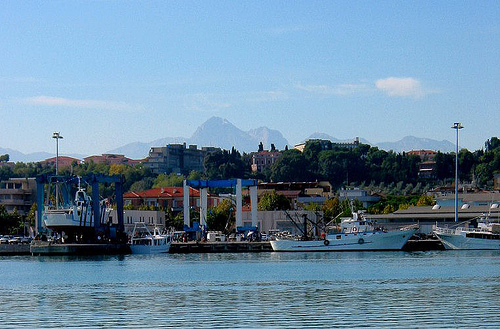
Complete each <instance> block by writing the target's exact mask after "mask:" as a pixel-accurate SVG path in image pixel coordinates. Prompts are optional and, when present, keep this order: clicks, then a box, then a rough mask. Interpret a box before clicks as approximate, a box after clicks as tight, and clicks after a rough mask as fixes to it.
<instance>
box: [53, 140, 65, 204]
mask: <svg viewBox="0 0 500 329" xmlns="http://www.w3.org/2000/svg"><path fill="white" fill-rule="evenodd" d="M52 138H55V140H56V176H57V175H59V140H60V139H62V138H63V137H62V136H61V134H60V133H59V132H55V133H53V134H52ZM58 187H59V184H58V183H57V182H56V209H57V208H59V189H58Z"/></svg>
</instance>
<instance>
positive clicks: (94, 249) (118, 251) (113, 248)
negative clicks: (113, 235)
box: [30, 241, 130, 256]
mask: <svg viewBox="0 0 500 329" xmlns="http://www.w3.org/2000/svg"><path fill="white" fill-rule="evenodd" d="M30 253H31V254H32V255H33V256H53V255H54V256H55V255H71V256H73V255H78V256H80V255H124V254H130V247H129V246H128V245H127V244H123V243H122V244H118V243H88V244H83V243H68V244H64V243H50V242H46V241H37V242H33V243H32V244H31V247H30Z"/></svg>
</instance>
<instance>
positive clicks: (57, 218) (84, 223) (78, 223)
mask: <svg viewBox="0 0 500 329" xmlns="http://www.w3.org/2000/svg"><path fill="white" fill-rule="evenodd" d="M43 223H44V225H45V227H47V228H49V229H58V230H61V229H67V228H73V229H74V228H79V227H94V222H93V220H92V218H89V219H88V220H80V219H79V218H74V217H73V215H72V214H69V213H63V212H60V213H49V214H44V216H43Z"/></svg>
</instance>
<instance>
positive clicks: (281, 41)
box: [0, 0, 500, 154]
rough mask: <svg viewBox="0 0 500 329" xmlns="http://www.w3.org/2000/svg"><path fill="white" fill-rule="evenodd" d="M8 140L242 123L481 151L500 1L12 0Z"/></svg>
mask: <svg viewBox="0 0 500 329" xmlns="http://www.w3.org/2000/svg"><path fill="white" fill-rule="evenodd" d="M0 26H1V29H0V44H1V45H2V51H0V117H1V118H2V124H1V128H0V147H4V148H12V149H16V150H19V151H21V152H24V153H30V152H36V151H47V152H53V151H54V148H55V143H54V140H53V139H52V138H51V136H52V132H54V131H60V132H61V135H62V136H64V140H63V141H61V143H60V152H61V153H62V154H64V153H81V154H99V153H103V152H106V151H109V150H111V149H113V148H116V147H119V146H122V145H125V144H127V143H130V142H134V141H142V142H148V141H152V140H155V139H158V138H163V137H176V136H183V137H190V136H191V135H192V133H193V132H194V131H195V129H196V128H197V127H198V126H199V125H201V124H202V123H203V122H205V121H206V120H207V119H209V118H210V117H212V116H219V117H222V118H225V119H227V120H229V121H230V122H232V123H233V124H234V125H236V126H237V127H239V128H241V129H243V130H249V129H252V128H257V127H260V126H267V127H269V128H271V129H277V130H280V131H281V132H282V133H283V135H284V137H285V138H287V139H288V141H289V142H290V143H291V144H295V143H298V142H300V141H302V140H303V139H305V138H307V137H308V136H309V135H311V134H312V133H314V132H323V133H327V134H330V135H332V136H334V137H337V138H340V139H348V138H354V137H356V136H359V137H362V138H366V139H367V140H369V141H371V142H373V143H377V142H383V141H396V140H399V139H401V138H403V137H404V136H407V135H413V136H417V137H425V138H431V139H437V140H444V139H446V140H449V141H452V142H454V140H455V139H454V138H455V131H454V130H453V129H451V128H450V127H451V126H452V125H453V122H457V121H459V122H461V123H462V124H463V125H464V126H465V129H463V130H461V135H460V136H461V137H460V143H461V145H462V146H463V147H467V148H468V149H469V150H477V149H480V148H482V147H483V145H484V142H485V141H486V140H487V139H488V138H491V137H493V136H499V135H500V134H499V132H500V129H499V127H500V51H499V49H500V2H499V1H378V2H373V1H9V0H7V1H1V2H0Z"/></svg>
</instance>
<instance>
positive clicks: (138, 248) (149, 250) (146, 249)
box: [130, 243, 170, 255]
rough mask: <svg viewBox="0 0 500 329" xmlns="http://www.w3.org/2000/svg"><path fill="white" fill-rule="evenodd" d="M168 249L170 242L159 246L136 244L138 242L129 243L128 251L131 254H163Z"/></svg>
mask: <svg viewBox="0 0 500 329" xmlns="http://www.w3.org/2000/svg"><path fill="white" fill-rule="evenodd" d="M169 250H170V243H168V244H165V245H160V246H150V245H138V244H134V245H132V244H131V245H130V251H131V252H132V254H142V255H149V254H164V253H168V252H169Z"/></svg>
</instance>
